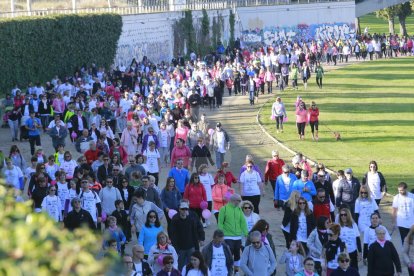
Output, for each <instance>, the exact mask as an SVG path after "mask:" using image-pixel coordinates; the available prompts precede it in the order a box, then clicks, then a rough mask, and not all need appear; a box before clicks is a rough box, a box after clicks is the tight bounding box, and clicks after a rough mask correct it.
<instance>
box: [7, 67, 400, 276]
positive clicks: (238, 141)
mask: <svg viewBox="0 0 414 276" xmlns="http://www.w3.org/2000/svg"><path fill="white" fill-rule="evenodd" d="M336 68H338V67H336ZM325 69H326V71H329V70H332V69H333V68H332V67H327V68H325ZM328 79H329V76H327V77H326V80H327V81H329V80H328ZM313 82H314V81H313V80H312V82H311V83H310V85H315V84H314V83H313ZM299 92H300V90H299ZM225 95H226V96H225V98H224V101H223V107H222V108H220V109H215V110H212V111H210V110H209V109H201V111H200V112H203V113H206V114H207V117H208V120H209V121H210V122H211V125H212V126H213V125H215V123H216V122H221V123H222V125H223V128H224V129H225V130H226V131H227V132H228V133H229V135H230V139H231V149H230V151H229V152H228V153H227V154H226V156H225V159H226V161H228V162H229V163H230V167H231V169H232V171H233V172H234V174H235V175H236V176H237V174H238V171H239V169H240V167H241V166H242V165H243V163H244V159H245V156H246V154H252V155H253V156H254V160H255V163H256V164H258V165H259V166H260V168H262V169H263V170H264V167H265V164H266V161H267V160H269V159H270V158H271V151H272V150H274V149H276V150H278V151H279V153H280V157H281V158H282V159H284V160H285V161H287V163H288V162H290V161H289V160H291V159H292V154H291V153H289V152H287V151H285V150H284V149H283V148H280V147H278V146H277V145H276V144H275V143H274V142H273V141H272V140H271V139H269V138H268V137H267V136H266V135H265V134H264V133H262V131H261V130H260V127H259V126H258V125H257V124H256V115H257V112H258V110H259V108H260V106H261V105H262V104H263V103H265V101H267V100H269V99H271V100H272V101H273V100H274V97H275V96H276V95H275V94H272V95H263V96H262V95H260V96H259V103H256V104H255V105H254V106H250V105H249V101H248V98H247V96H241V95H239V96H232V97H228V96H227V91H226V92H225ZM285 131H295V130H294V129H286V130H285ZM10 137H11V136H10V134H9V129H0V142H1V143H0V149H1V150H3V152H4V153H5V154H8V152H9V149H10V146H11V145H12V142H11V138H10ZM68 139H69V138H68ZM17 145H18V146H19V148H20V149H21V151H22V153H23V155H24V156H25V157H26V160H30V158H29V155H30V149H29V144H28V142H17ZM42 145H43V148H44V150H45V153H46V154H52V151H53V147H52V145H51V140H50V138H49V137H48V136H47V135H45V134H44V135H42ZM66 148H67V149H68V150H70V151H71V152H72V154H73V157H74V158H77V157H78V156H79V154H78V153H77V152H76V150H75V148H74V145H72V144H70V143H69V142H68V143H67V147H66ZM305 154H306V153H305ZM210 171H211V172H212V173H214V172H215V169H214V168H210ZM166 173H167V169H165V168H164V169H163V170H162V173H161V178H160V180H161V181H160V186H161V187H163V186H164V185H165V179H166ZM391 200H392V198H387V199H386V200H384V203H382V204H381V206H380V209H381V213H382V214H383V220H384V223H385V225H391V218H390V214H391V206H390V204H391V203H390V201H391ZM260 209H261V213H260V215H261V217H262V218H264V219H266V220H267V221H268V222H269V223H270V233H271V234H272V235H273V239H274V242H275V246H276V248H277V256H278V257H280V256H281V255H282V253H283V251H284V244H285V242H284V238H283V235H282V232H281V230H280V225H281V220H282V217H283V212H282V211H278V210H275V209H274V208H273V192H272V188H271V186H267V187H266V189H265V195H264V196H263V197H262V200H261V203H260ZM211 222H212V223H211V225H210V226H209V227H208V228H207V229H206V238H207V241H209V240H211V237H212V234H213V231H214V230H215V229H216V222H215V219H214V218H212V219H211ZM392 238H393V241H394V244H395V245H396V247H397V249H398V250H399V252H400V251H401V250H400V248H401V245H400V238H399V233H398V231H395V232H394V234H393V237H392ZM129 249H130V246H128V248H127V250H129ZM360 271H361V275H366V267H365V266H363V265H362V263H360ZM404 272H405V273H406V268H404ZM277 274H278V275H283V274H284V267H283V266H282V265H278V273H277ZM404 275H405V274H404Z"/></svg>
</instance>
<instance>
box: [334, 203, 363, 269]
mask: <svg viewBox="0 0 414 276" xmlns="http://www.w3.org/2000/svg"><path fill="white" fill-rule="evenodd" d="M339 225H340V226H341V235H340V238H341V239H342V240H343V241H344V242H345V244H346V247H347V249H348V254H349V257H350V259H351V264H350V265H351V266H352V267H354V268H355V269H356V270H358V262H359V261H361V260H362V254H361V252H362V246H361V239H360V234H359V230H358V226H357V225H356V223H355V222H354V220H353V219H352V215H351V211H350V210H349V209H348V208H341V209H340V210H339Z"/></svg>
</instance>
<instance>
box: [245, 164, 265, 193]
mask: <svg viewBox="0 0 414 276" xmlns="http://www.w3.org/2000/svg"><path fill="white" fill-rule="evenodd" d="M240 182H241V183H242V185H243V190H242V191H241V194H242V195H243V196H255V195H260V187H259V183H261V182H262V179H261V178H260V175H259V173H258V172H256V171H254V170H251V171H250V173H249V172H248V171H247V170H246V171H244V172H243V173H242V174H241V175H240Z"/></svg>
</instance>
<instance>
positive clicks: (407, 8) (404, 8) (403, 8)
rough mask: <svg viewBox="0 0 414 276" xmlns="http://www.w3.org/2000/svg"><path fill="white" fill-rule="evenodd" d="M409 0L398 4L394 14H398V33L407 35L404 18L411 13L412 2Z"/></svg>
mask: <svg viewBox="0 0 414 276" xmlns="http://www.w3.org/2000/svg"><path fill="white" fill-rule="evenodd" d="M413 3H414V1H412V2H411V3H410V2H409V1H407V2H405V3H403V4H399V5H397V6H396V15H397V16H398V19H399V21H400V34H401V35H403V36H407V27H406V25H405V20H406V18H407V17H408V16H410V15H411V14H412V13H413V10H412V4H413Z"/></svg>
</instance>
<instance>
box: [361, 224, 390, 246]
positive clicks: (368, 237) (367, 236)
mask: <svg viewBox="0 0 414 276" xmlns="http://www.w3.org/2000/svg"><path fill="white" fill-rule="evenodd" d="M378 227H380V228H382V229H384V230H385V240H387V241H390V240H391V236H390V234H389V233H388V230H387V228H385V227H384V226H382V225H379V226H378ZM376 240H377V235H376V234H375V229H372V228H371V227H367V228H365V231H364V244H365V243H366V244H368V248H369V246H370V245H371V244H373V243H374V242H375V241H376Z"/></svg>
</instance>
